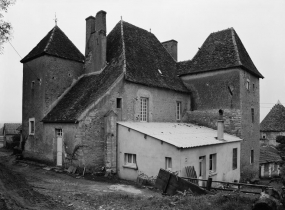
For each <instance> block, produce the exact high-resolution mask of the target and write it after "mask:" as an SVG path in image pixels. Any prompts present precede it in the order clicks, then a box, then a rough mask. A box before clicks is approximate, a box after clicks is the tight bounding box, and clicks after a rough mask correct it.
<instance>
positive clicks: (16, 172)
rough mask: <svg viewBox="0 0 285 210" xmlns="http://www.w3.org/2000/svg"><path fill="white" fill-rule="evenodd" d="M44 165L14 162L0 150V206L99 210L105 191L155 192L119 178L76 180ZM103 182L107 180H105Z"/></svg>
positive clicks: (149, 193) (148, 195)
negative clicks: (45, 167) (100, 200)
mask: <svg viewBox="0 0 285 210" xmlns="http://www.w3.org/2000/svg"><path fill="white" fill-rule="evenodd" d="M43 168H44V166H39V165H31V164H25V163H22V162H17V161H15V157H14V156H11V152H7V151H5V150H3V149H0V209H3V210H6V209H13V210H14V209H15V210H17V209H21V210H22V209H28V210H30V209H41V210H42V209H43V210H45V209H55V210H57V209H63V210H64V209H80V210H81V209H86V210H89V209H100V206H99V205H97V203H100V202H97V201H98V199H101V198H102V196H103V197H104V196H105V195H107V196H108V194H110V193H112V194H120V195H121V194H126V195H139V196H142V197H151V196H153V195H159V194H158V193H156V192H153V191H150V190H148V189H137V188H136V187H134V186H132V185H129V184H128V183H125V182H124V181H119V180H112V179H110V180H106V178H100V177H94V178H92V177H91V179H94V180H96V179H102V181H100V182H99V181H92V180H86V179H83V178H79V179H76V178H75V177H74V176H73V177H72V176H69V175H67V174H64V173H56V172H54V171H48V170H44V169H43ZM106 181H107V182H106Z"/></svg>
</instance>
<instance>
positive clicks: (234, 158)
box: [233, 148, 237, 170]
mask: <svg viewBox="0 0 285 210" xmlns="http://www.w3.org/2000/svg"><path fill="white" fill-rule="evenodd" d="M236 168H237V148H234V149H233V170H234V169H236Z"/></svg>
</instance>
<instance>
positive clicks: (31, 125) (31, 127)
mask: <svg viewBox="0 0 285 210" xmlns="http://www.w3.org/2000/svg"><path fill="white" fill-rule="evenodd" d="M29 135H35V118H30V119H29Z"/></svg>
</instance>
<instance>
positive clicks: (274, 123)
mask: <svg viewBox="0 0 285 210" xmlns="http://www.w3.org/2000/svg"><path fill="white" fill-rule="evenodd" d="M260 130H261V131H268V132H269V131H273V132H280V131H285V107H284V106H283V105H282V104H280V103H278V104H275V105H274V106H273V108H272V109H271V110H270V112H269V113H268V114H267V115H266V117H265V118H264V119H263V120H262V122H261V123H260Z"/></svg>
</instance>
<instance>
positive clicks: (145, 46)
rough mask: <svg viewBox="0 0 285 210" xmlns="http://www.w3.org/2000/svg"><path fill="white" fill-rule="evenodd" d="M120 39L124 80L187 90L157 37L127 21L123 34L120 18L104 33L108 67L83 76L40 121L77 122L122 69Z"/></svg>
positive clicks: (124, 24)
mask: <svg viewBox="0 0 285 210" xmlns="http://www.w3.org/2000/svg"><path fill="white" fill-rule="evenodd" d="M123 42H124V45H125V48H124V49H125V57H126V60H125V62H126V72H125V79H126V80H127V81H130V82H134V83H138V84H143V85H147V86H152V87H159V88H166V89H170V90H175V91H180V92H188V89H187V88H186V87H185V86H184V84H183V83H182V80H181V79H180V78H179V77H177V75H176V62H175V61H174V60H173V58H172V57H171V56H170V55H169V53H168V52H167V51H166V50H165V48H164V47H163V46H162V44H161V43H160V42H159V41H158V40H157V38H156V37H155V36H154V35H153V34H152V33H150V32H148V31H146V30H143V29H141V28H138V27H136V26H134V25H131V24H129V23H127V22H123V36H122V33H121V22H119V23H118V24H117V25H116V26H115V27H114V28H113V30H112V31H111V32H110V33H109V34H108V36H107V62H108V63H109V64H108V65H107V67H106V68H105V69H104V70H103V72H102V73H101V74H98V75H88V76H84V77H82V78H81V79H80V80H79V81H78V82H77V83H76V84H75V85H74V86H73V87H72V88H71V89H70V90H69V91H68V93H66V95H64V96H63V98H62V99H61V100H60V101H59V102H58V104H57V105H56V106H55V107H54V108H53V109H52V110H51V111H50V112H49V113H48V114H47V115H46V116H45V117H44V118H43V120H42V121H43V122H76V121H77V119H78V117H79V116H80V115H81V113H83V111H84V110H85V109H86V108H87V107H88V106H89V105H90V104H91V103H92V102H94V101H96V99H98V98H99V97H100V96H101V95H102V94H104V93H105V92H106V91H107V89H108V88H109V87H110V86H111V85H112V84H113V83H114V82H115V80H116V79H117V78H118V77H119V76H120V75H121V74H122V73H123V65H124V63H123V52H124V51H123ZM158 70H160V72H161V73H160V72H159V71H158Z"/></svg>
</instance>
